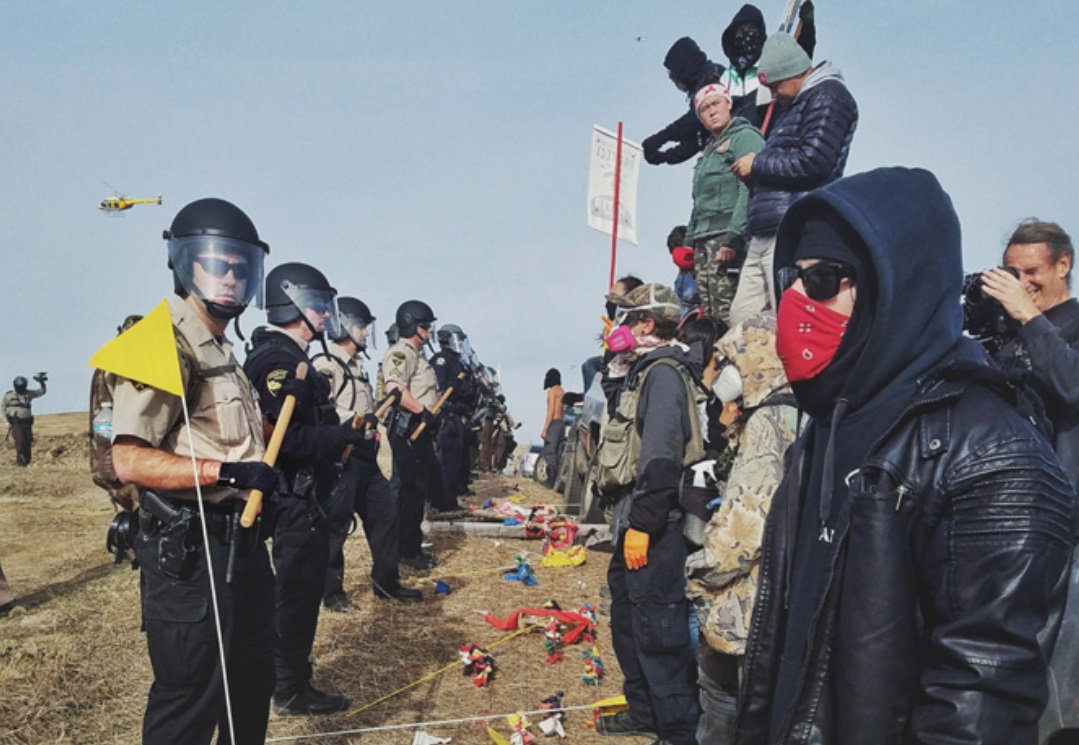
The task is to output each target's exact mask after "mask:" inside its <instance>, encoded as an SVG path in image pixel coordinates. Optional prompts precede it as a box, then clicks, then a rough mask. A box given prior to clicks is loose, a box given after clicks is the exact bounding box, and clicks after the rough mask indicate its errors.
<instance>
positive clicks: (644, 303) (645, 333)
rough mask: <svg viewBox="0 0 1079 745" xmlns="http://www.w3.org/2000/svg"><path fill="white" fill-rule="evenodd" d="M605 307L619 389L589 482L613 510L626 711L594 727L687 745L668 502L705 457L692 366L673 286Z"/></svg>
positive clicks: (680, 603)
mask: <svg viewBox="0 0 1079 745" xmlns="http://www.w3.org/2000/svg"><path fill="white" fill-rule="evenodd" d="M614 302H616V303H617V304H618V306H619V308H620V309H621V310H622V311H623V313H624V315H622V314H620V322H619V325H618V326H617V327H616V328H615V330H614V331H612V332H611V334H610V335H609V336H608V347H609V349H610V350H611V351H612V352H613V353H614V357H613V358H612V359H611V361H610V365H609V368H610V370H609V373H608V375H609V377H610V378H611V379H612V380H616V381H618V388H617V390H616V391H615V392H614V394H613V396H612V400H611V401H610V404H609V409H610V411H611V412H612V414H611V416H610V417H609V418H608V421H607V423H606V424H605V425H604V428H603V440H604V443H603V445H602V447H601V448H600V450H599V452H598V454H597V456H596V459H597V463H598V471H597V477H596V478H597V483H598V484H600V486H601V488H602V490H603V491H602V495H603V499H604V501H605V502H607V503H608V504H613V510H614V517H613V523H612V527H611V533H612V536H613V537H614V554H613V555H612V557H611V564H610V568H609V569H608V572H607V582H608V585H609V586H610V590H611V643H612V645H613V646H614V650H615V655H616V656H617V657H618V664H619V666H620V667H621V668H622V673H623V676H624V679H625V682H624V684H623V691H624V692H625V695H626V700H627V701H628V703H629V708H628V709H626V710H625V711H622V712H619V713H618V714H615V715H613V716H609V717H602V718H600V720H599V721H598V722H597V725H596V729H597V731H598V732H600V733H601V734H607V735H615V734H654V735H656V736H658V737H659V738H660V740H659V741H661V742H669V743H674V744H675V745H689V744H690V743H696V737H695V732H696V728H697V720H698V717H699V715H700V711H699V704H698V701H697V689H696V680H695V679H696V667H695V665H694V660H693V647H692V643H691V640H690V636H689V609H688V604H687V602H686V596H685V590H686V580H685V561H686V544H685V541H684V539H683V523H684V513H683V512H682V509H681V507H679V506H678V498H677V495H678V490H679V485H680V483H681V480H682V475H683V470H684V468H685V467H686V466H687V465H688V464H691V463H696V462H697V461H699V460H701V459H702V458H703V457H704V448H703V443H702V438H701V421H700V415H699V413H698V406H699V405H702V404H703V403H704V396H703V393H702V392H701V391H700V388H699V386H698V384H697V383H696V379H697V378H698V377H699V376H700V368H699V365H700V361H699V360H697V361H696V364H695V365H694V361H693V360H691V359H690V358H689V357H688V356H687V355H686V352H685V349H684V347H682V346H681V345H679V344H678V343H677V342H675V341H674V336H675V333H676V329H677V324H678V320H679V317H680V314H679V311H678V298H677V296H676V295H675V294H674V291H673V290H671V289H670V288H667V287H664V286H662V285H655V284H646V285H641V286H640V287H638V288H637V289H635V290H633V291H632V292H630V293H628V294H627V295H625V296H621V297H617V298H616V299H615V300H614ZM694 366H695V367H696V370H692V369H690V368H691V367H694Z"/></svg>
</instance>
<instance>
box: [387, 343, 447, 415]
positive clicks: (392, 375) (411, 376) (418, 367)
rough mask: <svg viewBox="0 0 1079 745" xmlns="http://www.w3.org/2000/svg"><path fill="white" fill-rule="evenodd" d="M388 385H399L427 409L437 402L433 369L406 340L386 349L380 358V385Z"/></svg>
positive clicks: (436, 382) (421, 354)
mask: <svg viewBox="0 0 1079 745" xmlns="http://www.w3.org/2000/svg"><path fill="white" fill-rule="evenodd" d="M390 383H400V384H401V385H402V386H404V387H405V388H407V389H408V392H409V393H411V394H412V395H413V397H414V398H415V399H416V400H417V401H419V402H420V403H421V404H423V405H424V406H426V407H427V408H428V409H430V408H431V407H432V406H434V405H435V403H436V402H437V401H438V379H437V378H436V377H435V369H434V368H433V367H431V366H430V365H429V364H428V363H427V360H425V359H424V358H423V353H422V352H421V351H420V350H419V349H418V348H416V347H414V346H412V344H410V343H409V342H408V340H407V339H401V340H399V341H398V342H397V343H396V344H394V345H393V346H392V347H390V348H389V349H387V350H386V356H385V357H383V358H382V384H383V386H386V385H388V384H390Z"/></svg>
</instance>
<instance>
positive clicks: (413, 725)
mask: <svg viewBox="0 0 1079 745" xmlns="http://www.w3.org/2000/svg"><path fill="white" fill-rule="evenodd" d="M595 708H596V707H595V706H594V705H588V706H563V707H560V708H558V709H536V710H535V711H514V712H511V713H509V714H488V715H486V716H482V717H463V718H461V719H436V720H433V721H430V722H413V723H411V724H387V725H385V726H383V727H365V728H363V729H346V730H340V731H338V732H317V733H314V734H307V735H290V736H288V737H271V738H269V739H267V740H266V742H267V743H270V742H295V741H297V740H314V739H317V738H319V737H342V736H345V735H362V734H365V733H367V732H387V731H389V730H397V729H416V728H419V727H439V726H445V725H450V724H468V723H469V722H485V721H487V720H490V719H507V718H508V717H512V716H517V715H518V714H522V715H525V716H536V715H538V714H555V713H558V712H566V711H586V710H587V711H591V710H592V709H595Z"/></svg>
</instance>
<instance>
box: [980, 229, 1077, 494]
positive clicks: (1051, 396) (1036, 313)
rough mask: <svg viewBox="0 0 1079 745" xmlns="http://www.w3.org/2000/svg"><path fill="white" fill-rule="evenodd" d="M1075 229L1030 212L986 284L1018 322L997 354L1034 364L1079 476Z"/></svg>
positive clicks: (1012, 362) (1061, 449) (1062, 453)
mask: <svg viewBox="0 0 1079 745" xmlns="http://www.w3.org/2000/svg"><path fill="white" fill-rule="evenodd" d="M1074 258H1075V250H1074V249H1073V248H1072V242H1071V237H1069V236H1068V234H1067V233H1066V232H1064V229H1063V228H1061V227H1060V226H1059V225H1057V224H1056V223H1051V222H1042V221H1041V220H1035V219H1030V220H1024V221H1023V222H1022V223H1020V224H1019V227H1017V228H1016V229H1015V232H1013V233H1012V235H1011V237H1010V238H1009V239H1008V247H1007V248H1006V249H1005V250H1004V266H1005V267H1008V268H1011V269H1014V270H1015V271H1017V272H1018V274H1019V276H1018V278H1016V277H1015V276H1014V275H1013V274H1012V273H1011V272H1009V271H1008V270H1007V269H1005V268H1000V267H997V268H993V269H989V270H986V271H985V272H983V273H982V275H981V276H982V291H983V292H984V293H985V294H986V295H988V296H989V297H991V298H994V299H995V300H997V301H998V302H999V303H1000V305H1001V307H1002V308H1003V309H1004V311H1005V312H1006V313H1007V314H1008V316H1010V317H1011V318H1012V319H1013V320H1014V321H1015V322H1016V323H1017V324H1018V328H1017V330H1016V331H1015V332H1014V335H1013V336H1012V337H1011V339H1010V340H1009V341H1008V342H1007V343H1005V344H1004V345H1003V347H1002V348H1001V349H1000V351H999V352H998V353H997V354H995V355H994V356H995V358H996V360H997V362H998V363H1000V364H1001V365H1002V366H1003V367H1005V368H1007V369H1013V370H1014V369H1017V368H1018V369H1020V370H1027V371H1029V372H1030V377H1031V379H1032V385H1033V387H1034V389H1035V390H1036V391H1037V392H1038V393H1039V394H1040V395H1041V397H1042V400H1043V401H1044V402H1045V408H1046V413H1047V414H1048V415H1049V419H1050V420H1051V421H1052V423H1053V433H1054V434H1053V440H1054V441H1053V449H1054V450H1055V451H1056V454H1057V457H1059V458H1060V460H1061V462H1062V463H1063V464H1064V467H1065V469H1066V470H1067V471H1068V474H1069V475H1070V476H1071V478H1072V481H1073V482H1075V481H1077V480H1079V301H1077V300H1076V299H1075V298H1073V297H1072V296H1071V288H1070V285H1071V270H1072V263H1073V262H1074Z"/></svg>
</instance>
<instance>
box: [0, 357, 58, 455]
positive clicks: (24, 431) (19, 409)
mask: <svg viewBox="0 0 1079 745" xmlns="http://www.w3.org/2000/svg"><path fill="white" fill-rule="evenodd" d="M48 379H49V376H48V375H47V374H45V373H43V372H39V373H38V374H37V375H35V376H34V380H35V381H37V384H38V385H39V386H40V387H39V388H38V389H37V390H36V391H31V390H28V389H27V387H26V378H24V377H23V376H21V375H20V376H19V377H17V378H15V380H14V381H13V382H12V385H14V387H15V389H14V390H11V391H8V392H7V393H5V394H4V401H3V407H4V418H5V419H7V424H8V433H9V434H10V435H11V438H12V439H13V440H15V464H16V465H19V466H28V465H30V448H31V446H32V445H33V443H34V430H33V427H34V414H33V412H31V411H30V402H31V401H33V400H34V399H35V398H38V397H39V396H44V395H45V381H46V380H48Z"/></svg>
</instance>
